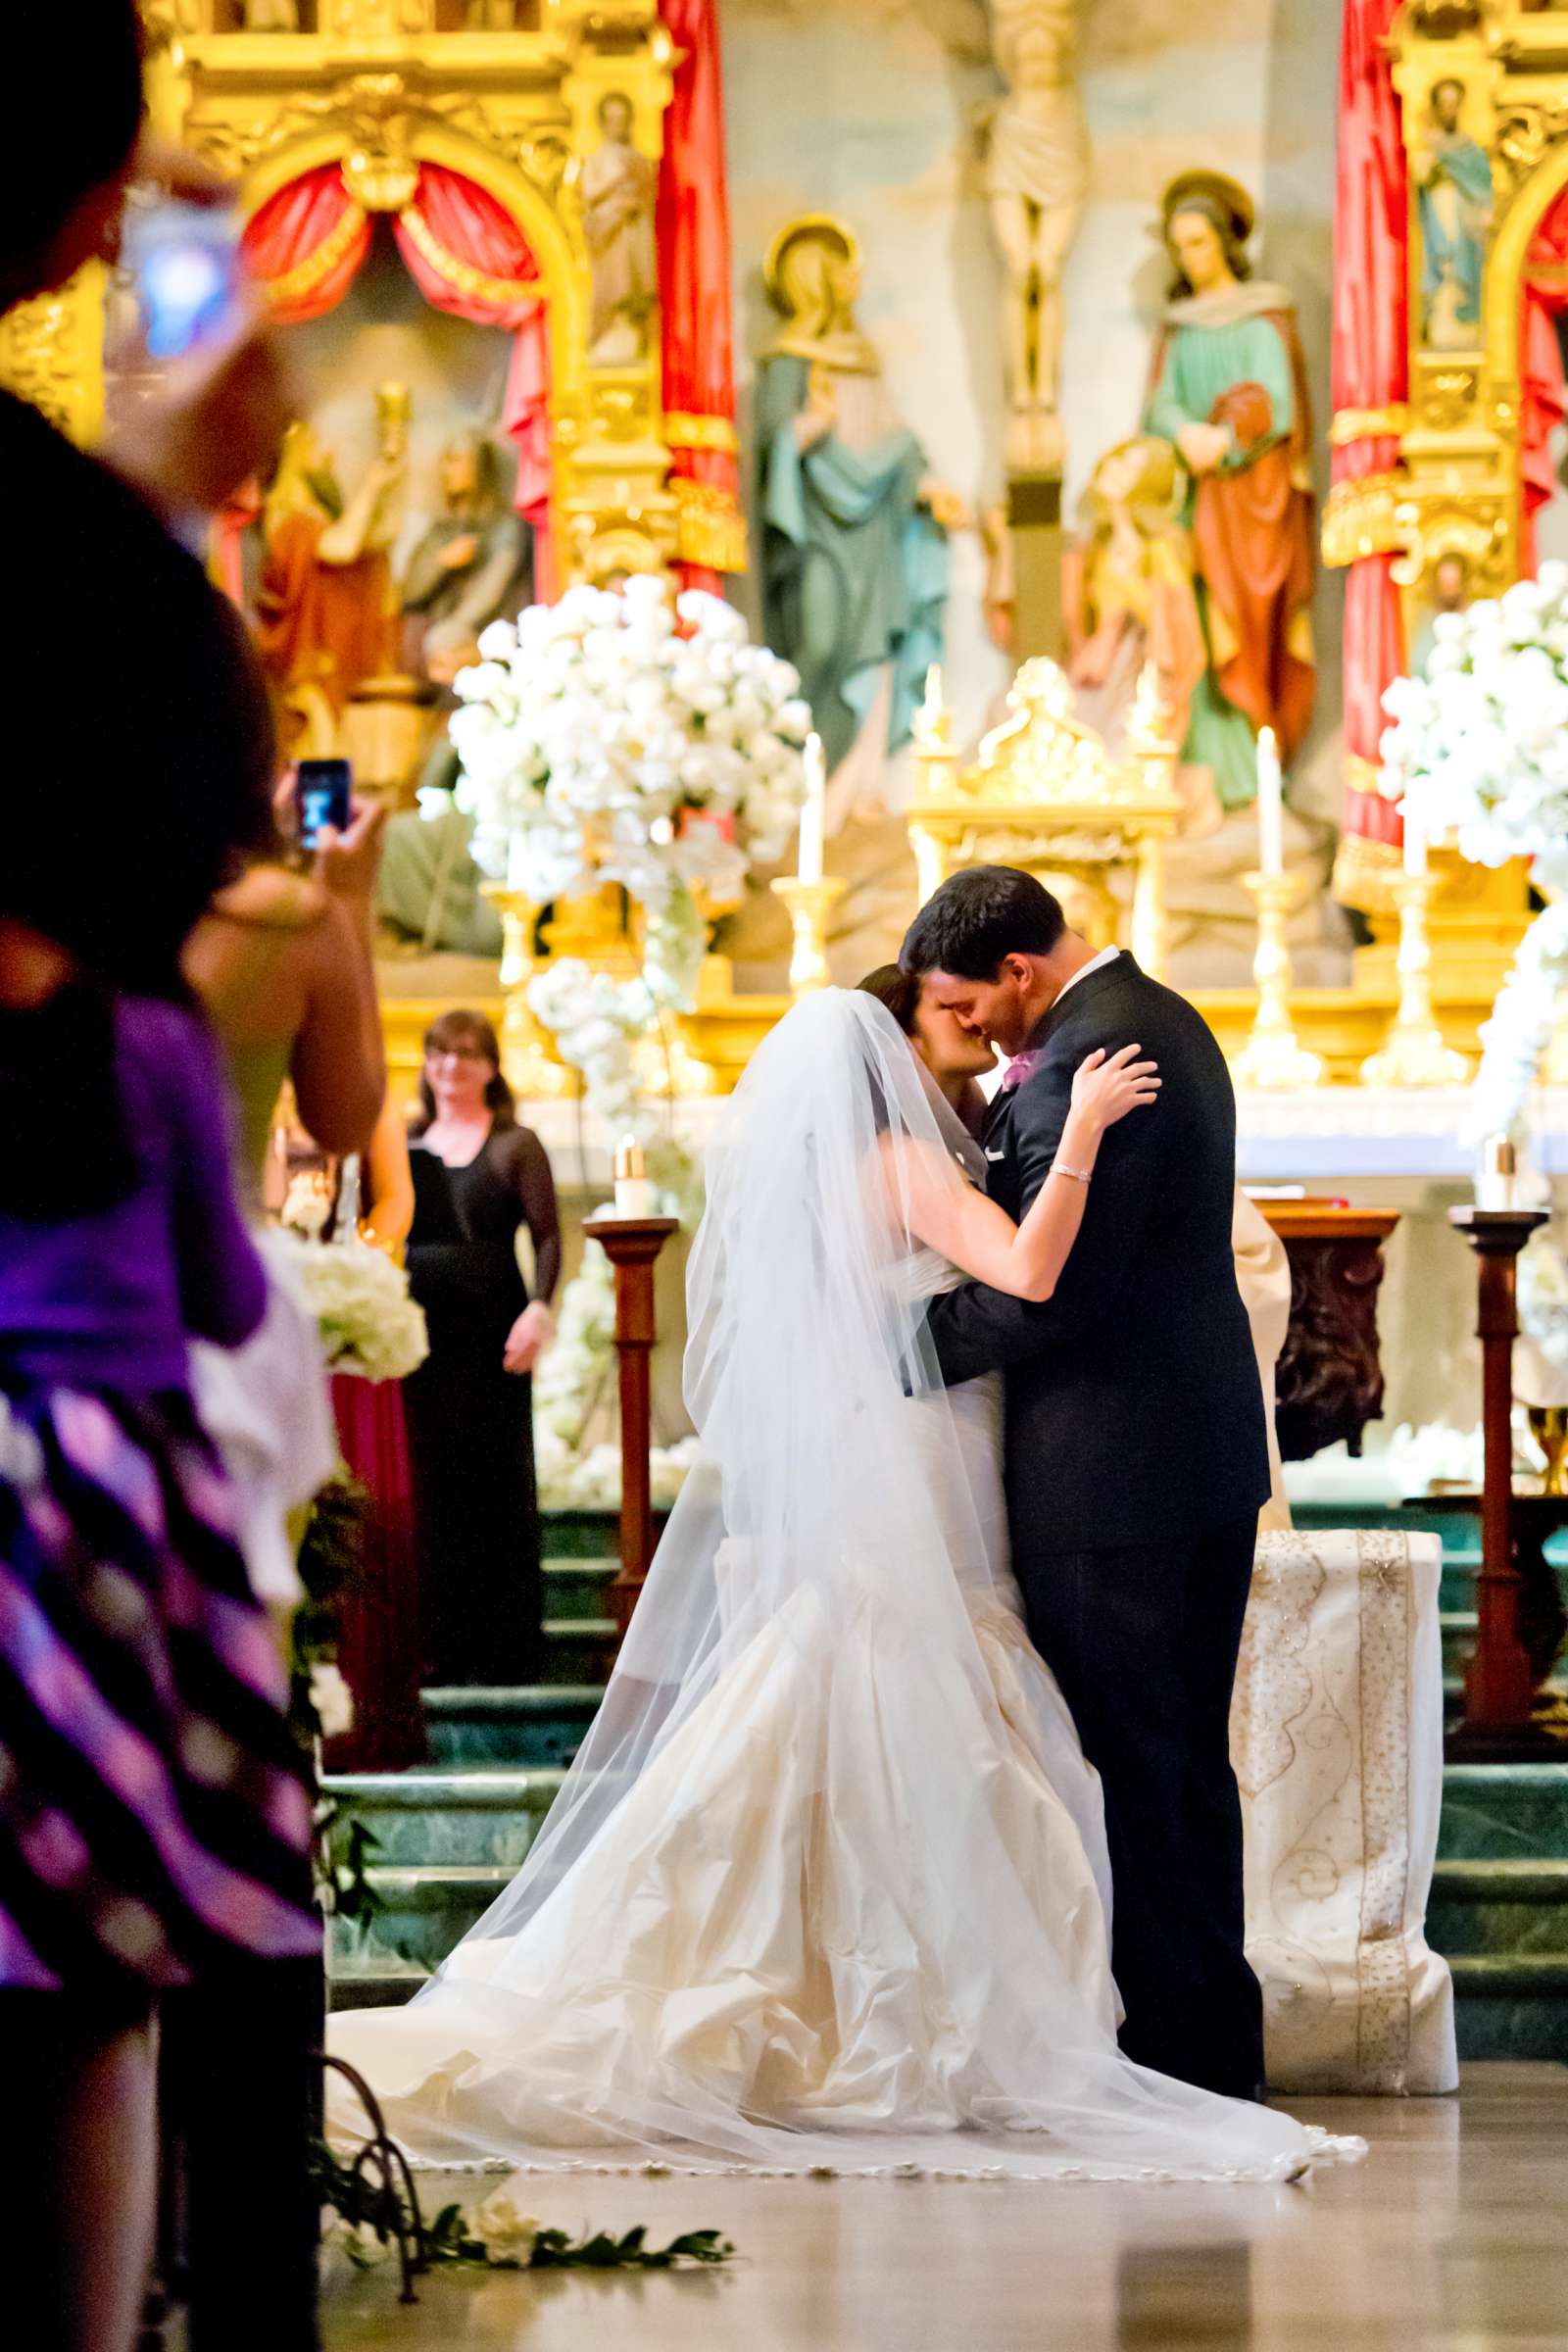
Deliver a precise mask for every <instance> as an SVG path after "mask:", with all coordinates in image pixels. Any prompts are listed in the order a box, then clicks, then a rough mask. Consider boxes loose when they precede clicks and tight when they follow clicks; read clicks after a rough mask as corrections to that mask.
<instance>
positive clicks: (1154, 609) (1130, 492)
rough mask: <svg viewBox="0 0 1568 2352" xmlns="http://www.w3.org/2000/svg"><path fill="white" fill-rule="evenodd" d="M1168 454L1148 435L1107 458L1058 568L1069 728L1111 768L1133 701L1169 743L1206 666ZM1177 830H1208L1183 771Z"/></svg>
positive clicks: (1202, 772)
mask: <svg viewBox="0 0 1568 2352" xmlns="http://www.w3.org/2000/svg"><path fill="white" fill-rule="evenodd" d="M1183 486H1184V485H1183V478H1182V473H1181V468H1180V466H1179V465H1178V463H1177V458H1176V452H1175V450H1174V449H1173V448H1172V446H1171V444H1170V443H1169V442H1168V441H1162V440H1160V439H1159V438H1158V436H1157V435H1155V434H1142V435H1140V436H1139V437H1137V438H1136V439H1134V440H1131V441H1122V442H1119V443H1118V444H1117V446H1116V447H1115V448H1114V449H1111V450H1107V451H1106V453H1105V455H1104V456H1103V458H1102V459H1101V461H1100V463H1099V465H1098V466H1096V467H1095V471H1094V475H1093V478H1092V479H1091V482H1090V485H1089V495H1088V500H1087V502H1086V503H1087V507H1088V528H1087V531H1086V533H1085V535H1084V536H1083V537H1082V538H1081V539H1080V540H1078V541H1077V542H1076V544H1075V545H1074V546H1073V547H1071V548H1070V549H1069V550H1068V552H1067V555H1066V557H1065V559H1064V561H1063V564H1062V603H1063V609H1064V617H1065V620H1066V625H1067V643H1068V647H1069V653H1070V659H1069V662H1068V669H1067V674H1068V676H1069V677H1070V678H1071V680H1072V683H1073V685H1074V687H1075V688H1076V690H1077V691H1076V707H1077V714H1078V717H1079V719H1080V721H1081V722H1082V723H1083V724H1084V725H1085V726H1087V727H1089V728H1091V729H1092V730H1093V732H1094V733H1095V734H1096V735H1098V736H1099V737H1100V739H1101V740H1102V742H1103V744H1104V746H1105V749H1106V750H1107V752H1109V754H1110V756H1111V758H1112V759H1113V760H1126V759H1127V758H1128V756H1129V745H1128V732H1129V726H1130V723H1131V722H1132V720H1133V717H1134V714H1135V711H1136V710H1137V708H1138V705H1139V697H1140V694H1141V693H1142V694H1143V695H1144V697H1145V698H1146V699H1148V698H1149V697H1151V696H1152V701H1153V703H1154V705H1155V706H1157V708H1158V710H1159V711H1160V714H1161V717H1162V719H1163V721H1164V722H1165V723H1166V724H1167V725H1168V726H1169V727H1170V729H1171V732H1172V734H1173V735H1175V736H1185V735H1186V733H1187V730H1188V723H1189V718H1190V713H1191V708H1192V699H1193V696H1194V695H1195V694H1196V693H1197V691H1198V688H1199V686H1200V685H1201V682H1202V678H1203V674H1204V672H1205V670H1206V669H1207V667H1208V651H1207V647H1206V646H1205V644H1204V641H1203V623H1202V618H1201V614H1200V613H1199V609H1198V596H1197V591H1196V587H1195V583H1194V578H1193V548H1192V539H1191V536H1190V534H1189V533H1188V532H1187V530H1186V529H1185V528H1184V526H1183V524H1182V521H1181V518H1180V515H1179V513H1178V508H1179V505H1180V501H1181V495H1182V490H1183ZM1174 781H1175V784H1176V788H1177V790H1178V791H1179V792H1180V793H1181V796H1182V800H1183V803H1184V805H1185V818H1184V823H1183V831H1184V832H1186V833H1198V832H1205V833H1206V832H1212V831H1213V830H1214V829H1215V828H1216V827H1217V826H1218V824H1219V822H1220V809H1219V803H1218V800H1217V798H1216V795H1215V791H1214V780H1213V777H1212V776H1211V775H1210V774H1209V771H1208V770H1207V768H1205V767H1201V766H1196V765H1194V764H1192V763H1191V762H1189V761H1183V762H1182V763H1181V764H1180V766H1179V767H1178V770H1177V774H1176V777H1175V779H1174Z"/></svg>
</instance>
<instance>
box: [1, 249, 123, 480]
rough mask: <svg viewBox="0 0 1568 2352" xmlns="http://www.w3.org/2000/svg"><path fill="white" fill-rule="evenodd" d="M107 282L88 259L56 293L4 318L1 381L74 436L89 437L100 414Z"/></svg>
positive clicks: (85, 438)
mask: <svg viewBox="0 0 1568 2352" xmlns="http://www.w3.org/2000/svg"><path fill="white" fill-rule="evenodd" d="M103 282H104V281H103V270H102V267H101V265H99V264H96V263H90V264H89V265H88V266H87V268H86V269H85V270H79V271H78V272H77V274H76V275H75V276H74V277H73V279H72V280H71V282H70V284H69V285H66V286H62V287H61V288H60V290H59V292H58V293H55V294H44V295H40V296H39V298H38V299H37V301H35V302H23V303H19V304H17V306H16V307H15V309H13V310H10V311H8V312H7V313H6V315H5V317H4V319H0V384H4V385H5V387H6V389H7V390H8V391H10V392H15V393H16V394H17V395H18V396H19V398H21V399H23V400H28V401H31V403H32V405H33V407H34V408H35V409H41V410H42V411H43V414H44V415H45V416H46V417H48V418H49V420H50V422H51V423H52V424H57V425H58V426H59V427H60V429H61V431H62V432H65V433H69V434H70V435H71V437H72V439H73V441H90V440H91V439H92V438H93V437H94V435H95V434H96V432H97V430H98V425H99V419H100V416H101V413H102V406H103V399H102V383H101V374H100V362H101V357H102V352H103Z"/></svg>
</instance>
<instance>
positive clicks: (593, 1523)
mask: <svg viewBox="0 0 1568 2352" xmlns="http://www.w3.org/2000/svg"><path fill="white" fill-rule="evenodd" d="M668 1517H669V1513H668V1512H667V1511H656V1512H655V1513H654V1533H655V1535H656V1536H662V1534H663V1532H664V1522H665V1520H666V1519H667V1518H668ZM539 1524H540V1531H541V1534H542V1536H543V1545H542V1548H543V1551H544V1556H545V1558H546V1559H547V1560H612V1559H614V1558H616V1557H618V1551H619V1543H620V1514H619V1512H618V1511H580V1510H569V1511H541V1512H540V1514H539Z"/></svg>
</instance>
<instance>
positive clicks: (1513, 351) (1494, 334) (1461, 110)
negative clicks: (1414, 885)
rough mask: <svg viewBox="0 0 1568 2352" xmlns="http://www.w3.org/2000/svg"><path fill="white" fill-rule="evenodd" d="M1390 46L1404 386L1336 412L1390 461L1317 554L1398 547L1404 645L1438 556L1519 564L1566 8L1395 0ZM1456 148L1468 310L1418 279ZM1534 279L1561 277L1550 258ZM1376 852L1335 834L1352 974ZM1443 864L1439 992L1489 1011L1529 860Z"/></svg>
mask: <svg viewBox="0 0 1568 2352" xmlns="http://www.w3.org/2000/svg"><path fill="white" fill-rule="evenodd" d="M1390 45H1391V50H1392V60H1393V64H1392V71H1393V79H1394V83H1395V87H1396V89H1397V92H1398V96H1399V101H1400V108H1401V116H1402V122H1403V125H1404V139H1405V148H1406V153H1407V157H1408V175H1409V204H1410V220H1411V236H1410V252H1411V299H1410V305H1409V311H1410V327H1409V336H1410V341H1409V398H1408V400H1407V401H1406V402H1404V403H1401V404H1399V405H1397V406H1395V407H1392V408H1389V409H1385V410H1376V411H1362V410H1350V411H1342V412H1341V413H1340V414H1339V415H1337V416H1336V417H1335V419H1334V425H1333V434H1334V438H1335V440H1336V442H1337V443H1340V444H1342V445H1344V444H1348V443H1351V442H1354V441H1359V440H1364V439H1367V438H1380V439H1381V438H1387V439H1390V440H1392V441H1394V443H1395V444H1396V447H1397V456H1396V461H1395V463H1394V465H1393V466H1391V467H1390V468H1389V469H1388V470H1386V471H1383V472H1377V473H1371V474H1368V475H1365V476H1363V477H1361V478H1360V479H1358V480H1353V481H1345V482H1342V483H1340V484H1339V485H1337V487H1336V488H1335V490H1334V492H1333V493H1332V495H1331V497H1330V499H1329V502H1328V506H1327V508H1326V510H1325V515H1324V524H1323V553H1324V557H1325V560H1326V561H1327V562H1328V563H1329V564H1350V563H1353V562H1354V561H1356V560H1357V559H1359V558H1362V557H1366V556H1372V555H1380V554H1381V555H1394V556H1396V557H1397V559H1398V561H1397V564H1396V565H1395V570H1394V577H1395V580H1396V582H1397V585H1398V587H1399V588H1400V590H1401V592H1402V597H1403V604H1404V622H1405V639H1406V643H1407V644H1408V645H1410V646H1411V647H1412V648H1413V647H1414V646H1415V645H1416V644H1417V643H1418V640H1419V636H1420V631H1421V628H1422V625H1423V623H1424V622H1426V621H1427V620H1428V619H1429V618H1430V616H1431V614H1432V613H1433V611H1434V609H1435V608H1436V607H1437V606H1439V604H1440V603H1441V602H1442V601H1443V600H1442V597H1441V594H1440V590H1441V586H1442V575H1443V574H1444V572H1445V569H1446V570H1447V572H1448V574H1449V577H1450V579H1457V580H1459V581H1461V582H1462V584H1463V585H1462V594H1463V597H1464V598H1465V599H1468V598H1469V597H1470V596H1472V595H1485V596H1492V595H1496V594H1497V593H1499V592H1500V591H1501V590H1502V589H1504V588H1506V587H1507V586H1508V585H1509V583H1510V582H1511V581H1513V580H1515V579H1517V578H1518V577H1519V575H1520V572H1521V570H1522V569H1523V568H1524V505H1523V496H1522V491H1523V481H1522V472H1521V460H1522V452H1523V439H1522V432H1523V425H1524V419H1525V408H1526V387H1525V380H1524V379H1525V367H1524V360H1525V351H1524V343H1525V326H1524V317H1525V290H1526V283H1527V280H1528V279H1529V278H1530V277H1531V276H1532V275H1536V274H1540V272H1539V271H1533V270H1532V269H1531V266H1530V263H1531V246H1532V241H1533V240H1534V238H1535V236H1536V233H1537V231H1538V230H1539V229H1540V227H1541V225H1542V222H1543V221H1544V218H1545V216H1546V215H1547V214H1548V213H1549V212H1550V210H1551V208H1552V207H1553V205H1554V204H1555V203H1556V202H1557V200H1558V198H1559V197H1560V196H1561V195H1562V194H1563V192H1564V190H1565V189H1568V12H1564V11H1563V10H1562V9H1561V8H1559V7H1546V8H1543V7H1541V6H1539V5H1537V6H1532V5H1530V0H1407V5H1405V6H1404V7H1403V8H1401V9H1400V11H1399V12H1398V15H1397V17H1396V19H1395V23H1394V26H1393V29H1392V33H1391V36H1390ZM1445 149H1446V150H1448V151H1457V152H1459V154H1460V163H1459V165H1458V166H1457V167H1455V168H1454V169H1453V170H1452V171H1451V172H1444V171H1443V170H1442V169H1441V168H1439V167H1435V165H1434V160H1433V159H1434V156H1435V155H1437V154H1439V153H1440V152H1441V151H1443V150H1445ZM1466 156H1468V157H1469V158H1470V159H1472V168H1473V170H1474V171H1475V172H1477V173H1478V174H1479V175H1482V176H1483V177H1484V178H1485V179H1487V180H1489V182H1490V185H1489V186H1488V187H1487V188H1486V190H1485V193H1484V195H1483V196H1482V197H1481V199H1480V200H1479V201H1473V202H1471V203H1470V204H1469V205H1468V206H1466V205H1465V204H1464V203H1463V202H1462V201H1461V200H1460V198H1459V196H1458V195H1457V193H1455V194H1453V195H1451V196H1450V197H1449V198H1448V199H1447V201H1448V202H1449V204H1450V205H1451V208H1452V209H1451V211H1450V212H1449V213H1448V214H1447V215H1446V216H1439V218H1443V219H1445V220H1446V229H1445V231H1444V233H1445V235H1446V236H1448V237H1451V238H1452V239H1453V241H1454V243H1455V244H1456V245H1457V244H1460V243H1462V241H1463V240H1465V239H1466V238H1469V239H1471V240H1473V245H1474V253H1473V259H1472V262H1471V267H1472V268H1473V270H1475V272H1476V273H1477V274H1478V275H1479V279H1480V295H1479V301H1478V302H1476V303H1474V304H1470V303H1464V302H1455V301H1452V300H1445V289H1440V290H1439V292H1438V293H1437V294H1435V295H1434V294H1433V293H1431V292H1430V291H1429V290H1428V289H1427V287H1426V286H1425V284H1424V282H1423V263H1424V233H1425V219H1426V216H1425V215H1424V212H1423V206H1424V205H1426V206H1433V205H1435V204H1436V203H1437V201H1438V200H1437V199H1436V198H1434V196H1433V194H1432V189H1433V187H1434V186H1435V185H1436V184H1438V183H1439V182H1440V181H1441V180H1443V179H1444V178H1445V177H1447V178H1451V180H1452V182H1453V185H1454V187H1455V189H1457V187H1458V186H1459V184H1460V181H1461V178H1462V164H1463V158H1464V157H1466ZM1544 274H1545V275H1547V276H1551V275H1553V274H1555V276H1556V277H1557V278H1558V280H1559V281H1560V279H1561V275H1562V268H1561V265H1560V264H1558V265H1556V266H1555V268H1554V269H1548V270H1546V271H1545V272H1544ZM1472 312H1473V315H1472ZM1351 780H1352V781H1353V782H1356V783H1358V784H1361V785H1363V786H1364V787H1365V788H1370V786H1371V781H1372V780H1371V779H1370V778H1367V777H1362V776H1357V777H1353V778H1352V779H1351ZM1373 857H1374V853H1373V852H1372V851H1371V850H1370V849H1369V847H1368V845H1366V844H1364V843H1362V842H1360V841H1359V840H1355V841H1350V842H1348V843H1347V845H1346V847H1345V849H1344V850H1343V851H1342V856H1341V859H1340V864H1339V868H1338V869H1337V875H1336V879H1337V882H1338V884H1339V887H1340V893H1341V895H1342V896H1343V897H1345V898H1347V899H1348V901H1349V903H1351V904H1353V905H1357V906H1360V907H1366V908H1367V909H1368V910H1369V911H1371V912H1372V914H1373V917H1374V926H1373V927H1374V931H1375V932H1376V933H1378V934H1379V935H1380V936H1379V939H1378V942H1377V944H1376V945H1375V946H1374V947H1373V948H1372V949H1369V950H1366V951H1363V952H1362V956H1361V957H1360V958H1358V966H1357V979H1358V982H1360V981H1362V980H1363V978H1364V979H1365V981H1366V982H1367V983H1369V984H1376V985H1380V986H1381V985H1383V984H1384V983H1386V981H1387V978H1388V969H1387V968H1386V967H1390V966H1392V959H1393V948H1392V945H1391V944H1390V940H1389V938H1388V936H1387V934H1388V931H1389V924H1388V912H1389V901H1388V884H1389V879H1390V875H1391V872H1392V869H1393V867H1394V865H1395V863H1396V862H1397V859H1396V858H1395V855H1394V853H1392V852H1390V853H1383V858H1384V862H1383V865H1382V867H1381V868H1378V869H1377V870H1374V869H1373V865H1372V859H1373ZM1444 862H1445V871H1446V883H1445V887H1444V889H1443V890H1442V891H1441V893H1440V894H1439V897H1438V900H1437V904H1436V907H1435V909H1434V919H1433V945H1434V950H1435V953H1436V957H1437V973H1438V981H1439V986H1440V989H1442V990H1444V991H1446V993H1447V994H1448V995H1449V997H1450V999H1451V1000H1452V1001H1454V1002H1455V1003H1457V1002H1459V1001H1460V1000H1463V1001H1464V1002H1466V1003H1468V1002H1469V1001H1470V999H1471V998H1475V999H1477V1000H1478V1001H1479V1002H1480V1004H1481V1005H1482V1008H1483V1011H1485V1009H1487V1008H1489V1007H1490V1004H1491V1001H1492V999H1493V997H1494V996H1495V992H1496V988H1497V986H1498V985H1499V984H1500V981H1501V978H1502V975H1503V973H1504V971H1505V970H1506V968H1507V965H1508V962H1509V960H1510V959H1511V956H1512V952H1513V948H1514V946H1515V945H1516V944H1517V941H1518V939H1519V937H1520V935H1521V933H1522V931H1523V928H1524V925H1525V922H1526V919H1527V898H1526V881H1525V871H1524V868H1523V866H1522V865H1517V866H1513V867H1510V868H1507V869H1504V870H1503V871H1502V872H1500V873H1482V872H1481V871H1480V870H1479V869H1474V868H1461V867H1460V865H1459V861H1458V860H1457V859H1446V860H1445V861H1444Z"/></svg>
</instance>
